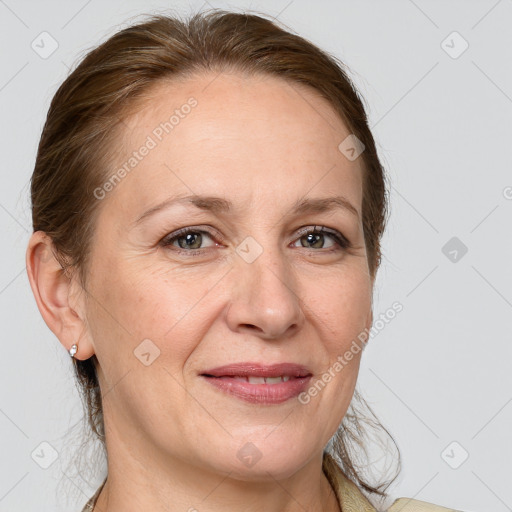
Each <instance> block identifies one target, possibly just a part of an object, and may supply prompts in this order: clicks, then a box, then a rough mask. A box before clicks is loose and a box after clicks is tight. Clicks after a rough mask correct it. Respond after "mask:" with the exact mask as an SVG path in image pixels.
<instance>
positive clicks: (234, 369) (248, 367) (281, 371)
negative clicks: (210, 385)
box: [201, 362, 311, 377]
mask: <svg viewBox="0 0 512 512" xmlns="http://www.w3.org/2000/svg"><path fill="white" fill-rule="evenodd" d="M201 375H205V376H212V377H249V376H251V377H279V376H281V375H287V376H289V377H307V376H308V375H311V372H310V371H309V370H308V369H307V368H306V367H305V366H303V365H300V364H295V363H277V364H272V365H263V364H261V363H253V362H246V363H233V364H228V365H225V366H219V367H217V368H211V369H209V370H206V371H204V372H203V373H202V374H201Z"/></svg>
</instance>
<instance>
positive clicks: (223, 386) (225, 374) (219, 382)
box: [200, 362, 312, 404]
mask: <svg viewBox="0 0 512 512" xmlns="http://www.w3.org/2000/svg"><path fill="white" fill-rule="evenodd" d="M200 376H201V377H203V378H204V379H205V381H206V382H208V383H210V384H211V385H212V386H214V387H215V388H217V389H218V390H220V391H221V392H224V393H226V394H228V395H231V396H233V397H234V398H238V399H240V400H243V401H245V402H249V403H253V404H280V403H283V402H286V401H287V400H290V399H291V398H294V397H296V396H297V395H299V394H300V393H302V392H303V391H304V390H305V389H306V387H307V385H308V383H309V381H310V380H311V377H312V374H311V372H310V371H309V370H308V369H307V368H306V367H305V366H302V365H298V364H294V363H278V364H273V365H262V364H259V363H251V362H249V363H236V364H230V365H226V366H220V367H217V368H212V369H210V370H207V371H205V372H203V373H202V374H201V375H200ZM280 376H283V377H288V380H286V381H282V382H279V383H276V384H267V383H262V384H251V383H249V382H248V381H245V380H244V378H248V377H263V378H265V377H267V378H271V377H280Z"/></svg>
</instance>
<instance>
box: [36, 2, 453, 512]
mask: <svg viewBox="0 0 512 512" xmlns="http://www.w3.org/2000/svg"><path fill="white" fill-rule="evenodd" d="M31 193H32V204H33V209H32V212H33V227H34V233H33V235H32V237H31V239H30V242H29V246H28V249H27V271H28V275H29V279H30V284H31V287H32V290H33V293H34V296H35V299H36V301H37V305H38V308H39V310H40V312H41V314H42V316H43V318H44V320H45V321H46V323H47V325H48V326H49V328H50V329H51V330H52V331H53V332H54V333H55V334H56V336H57V337H58V338H59V340H60V342H61V343H62V345H63V346H64V347H65V348H66V349H67V350H69V352H70V355H71V356H72V360H73V364H74V367H75V370H76V374H77V378H78V382H79V383H80V385H81V389H82V392H83V395H84V397H85V399H86V404H87V414H88V417H89V421H90V424H91V427H92V429H93V431H94V432H95V434H96V435H97V437H98V439H100V440H101V441H102V442H103V443H104V444H105V448H106V453H107V455H108V477H107V478H106V479H105V481H104V482H103V484H102V486H101V487H100V488H99V489H98V491H97V492H96V494H95V495H94V496H93V497H92V498H91V500H89V502H88V503H87V505H86V506H85V508H84V511H85V510H95V511H108V512H114V511H118V510H123V511H125V512H129V511H131V510H152V511H155V512H158V511H163V510H166V511H178V510H188V511H195V510H198V511H201V512H207V511H214V510H222V511H230V510H237V511H238V510H267V511H275V512H277V511H279V512H281V511H286V512H291V511H298V510H315V511H316V510H322V511H340V510H342V511H343V512H346V511H373V510H376V507H377V502H378V501H379V498H382V497H385V496H386V494H385V491H384V489H385V488H386V482H380V483H376V484H373V483H371V482H370V481H369V480H368V479H367V478H366V477H365V476H364V474H363V472H362V471H361V470H360V468H359V467H358V465H357V464H356V459H355V458H354V457H353V456H352V454H351V450H350V441H351V436H352V440H354V438H355V441H356V442H358V441H359V439H358V438H357V436H358V435H359V434H360V430H358V429H354V430H352V431H351V430H350V428H349V420H350V419H351V416H350V414H349V413H348V412H347V411H348V410H349V406H350V404H351V401H352V399H353V396H354V395H355V386H356V381H357V375H358V369H359V363H360V359H361V354H362V349H363V348H364V345H365V343H366V341H367V333H368V331H369V328H370V327H371V325H372V291H373V285H374V282H375V276H376V272H377V269H378V267H379V264H380V257H381V253H380V238H381V236H382V233H383V230H384V225H385V220H386V212H387V204H386V197H387V193H386V187H385V176H384V170H383V168H382V166H381V164H380V162H379V159H378V156H377V152H376V149H375V144H374V140H373V137H372V134H371V133H370V130H369V128H368V124H367V120H366V114H365V110H364V107H363V105H362V103H361V100H360V98H359V96H358V94H357V92H356V90H355V89H354V86H353V85H352V83H351V82H350V80H349V79H348V77H347V75H346V74H345V72H344V70H343V67H342V65H341V63H339V62H338V61H336V60H335V59H334V58H332V57H330V56H328V55H327V54H326V53H324V52H322V51H321V50H320V49H318V48H316V47H315V46H313V45H312V44H311V43H309V42H307V41H306V40H304V39H302V38H300V37H298V36H295V35H293V34H291V33H289V32H287V31H285V30H284V29H282V28H280V27H278V26H277V25H276V24H275V23H273V22H271V21H269V20H267V19H265V18H263V17H260V16H255V15H245V14H235V13H229V12H225V11H212V12H211V13H208V14H204V13H203V14H198V15H195V16H193V17H191V19H189V20H186V21H180V20H178V19H175V18H171V17H164V16H158V17H154V18H152V19H150V20H148V21H146V22H144V23H141V24H139V25H136V26H132V27H130V28H127V29H125V30H122V31H121V32H119V33H117V34H115V35H114V36H113V37H111V38H110V39H109V40H108V41H106V42H105V43H103V44H102V45H101V46H99V47H98V48H97V49H95V50H93V51H91V52H90V53H89V54H88V55H87V56H86V57H85V59H84V60H83V61H82V62H81V64H80V65H79V66H78V67H77V69H75V70H74V71H73V72H72V73H71V75H70V76H69V77H68V78H67V79H66V80H65V82H64V83H63V84H62V86H61V87H60V88H59V90H58V91H57V93H56V94H55V97H54V98H53V101H52V104H51V106H50V110H49V113H48V118H47V121H46V124H45V127H44V130H43V134H42V137H41V141H40V145H39V150H38V155H37V161H36V166H35V170H34V174H33V177H32V183H31ZM352 419H353V418H352ZM342 421H343V423H342ZM356 422H357V419H356ZM340 425H341V427H340ZM356 425H357V423H356ZM331 440H333V443H332V445H331V447H330V448H329V449H328V448H327V445H328V443H329V441H331ZM388 483H389V482H388ZM372 503H373V504H372ZM389 510H390V511H393V512H394V511H398V510H401V511H403V512H406V511H413V510H418V511H419V510H425V511H427V510H432V511H436V510H439V511H441V510H447V509H443V508H442V507H437V506H435V505H428V504H426V503H421V502H418V501H414V500H406V499H401V500H398V501H396V502H395V503H394V504H393V506H392V507H391V508H390V509H389Z"/></svg>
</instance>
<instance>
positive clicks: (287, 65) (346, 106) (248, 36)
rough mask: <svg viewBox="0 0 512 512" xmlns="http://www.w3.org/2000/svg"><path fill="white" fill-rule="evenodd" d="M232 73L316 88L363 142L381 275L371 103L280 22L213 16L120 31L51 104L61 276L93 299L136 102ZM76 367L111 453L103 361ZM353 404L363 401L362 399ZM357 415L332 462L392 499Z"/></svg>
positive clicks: (372, 242) (46, 202)
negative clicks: (92, 261) (100, 375)
mask: <svg viewBox="0 0 512 512" xmlns="http://www.w3.org/2000/svg"><path fill="white" fill-rule="evenodd" d="M226 69H229V70H233V71H239V72H243V73H259V74H261V73H263V74H267V75H272V76H275V77H280V78H282V79H285V80H287V81H288V83H290V84H292V85H293V84H294V83H295V84H303V85H307V86H309V87H310V88H312V89H313V90H315V91H316V92H317V93H320V95H321V96H322V97H324V98H325V99H326V100H327V101H328V102H329V103H330V105H331V106H332V108H333V109H334V110H335V112H336V113H337V114H338V115H339V116H340V118H341V119H342V120H343V122H344V123H345V125H346V126H347V127H348V129H349V130H350V132H351V133H352V134H354V135H355V136H356V137H357V138H358V139H359V140H360V141H361V142H362V143H363V144H364V148H365V149H364V151H363V153H362V154H361V158H362V159H363V163H364V171H365V172H364V176H363V201H362V222H363V228H364V239H365V242H366V248H367V254H368V266H369V269H370V274H371V277H372V278H374V277H375V274H376V272H377V269H378V267H379V265H380V262H381V249H380V239H381V236H382V234H383V231H384V227H385V223H386V218H387V213H388V210H387V208H388V200H387V198H388V193H387V188H386V183H385V181H386V177H385V173H384V169H383V167H382V165H381V163H380V161H379V158H378V156H377V151H376V147H375V142H374V139H373V136H372V134H371V132H370V128H369V126H368V120H367V115H366V111H365V107H364V105H363V102H362V101H363V100H362V98H361V97H360V96H359V94H358V92H357V90H356V88H355V86H354V85H353V83H352V81H351V80H350V78H349V77H348V75H347V72H346V70H345V67H344V65H343V64H342V63H341V62H340V61H339V60H337V59H336V58H335V57H333V56H331V55H329V54H327V53H326V52H324V51H322V50H321V49H319V48H317V47H316V46H315V45H313V44H312V43H310V42H309V41H307V40H305V39H303V38H301V37H299V36H297V35H294V34H292V33H290V32H288V31H287V30H284V29H283V28H281V27H279V26H278V25H277V23H276V22H274V21H270V20H268V19H265V18H264V17H262V16H259V15H255V14H248V13H234V12H227V11H223V10H217V9H214V10H211V11H208V12H203V13H198V14H194V15H192V16H190V18H188V19H187V20H184V21H182V20H180V19H179V18H176V17H168V16H163V15H158V16H152V17H151V18H149V19H147V20H146V21H144V22H142V23H139V24H136V25H134V26H131V27H128V28H125V29H123V30H121V31H119V32H117V33H116V34H114V35H113V36H112V37H110V38H109V39H108V40H107V41H106V42H104V43H102V44H101V45H100V46H98V47H97V48H95V49H94V50H92V51H90V52H89V53H88V54H87V55H86V56H85V58H84V59H83V60H82V61H81V63H80V64H79V65H78V67H76V69H75V70H74V71H72V73H71V74H70V75H69V76H68V78H67V79H66V80H65V81H64V82H63V83H62V85H61V86H60V87H59V89H58V90H57V92H56V94H55V96H54V97H53V100H52V102H51V105H50V108H49V111H48V116H47V119H46V123H45V126H44V129H43V132H42V136H41V140H40V143H39V148H38V153H37V158H36V163H35V169H34V173H33V176H32V181H31V199H32V221H33V229H34V231H38V230H41V231H44V232H45V233H47V234H48V235H49V236H50V237H51V239H52V241H53V244H54V251H55V256H56V257H57V258H58V260H59V261H60V262H61V265H62V267H63V269H65V270H66V271H67V269H68V268H75V269H76V270H77V272H78V276H79V282H80V283H81V285H82V286H83V289H84V291H85V292H87V275H88V254H89V248H90V242H91V240H92V236H93V233H94V226H95V218H96V216H97V213H98V210H99V203H101V202H100V201H98V200H97V199H96V197H95V195H94V194H93V191H94V190H95V189H96V188H97V187H99V186H101V185H102V184H103V183H105V181H106V179H107V176H108V173H109V168H110V167H109V162H110V157H111V156H112V155H111V153H109V152H110V151H111V149H110V148H111V147H113V146H114V144H113V142H114V139H115V137H116V136H117V135H118V133H119V130H122V127H123V126H122V124H123V119H124V118H125V117H126V116H127V115H128V114H129V113H130V109H133V107H134V105H135V104H136V103H137V100H141V99H143V98H144V95H145V94H147V92H148V90H149V88H150V87H151V86H152V85H154V84H156V83H158V82H159V81H161V80H163V79H172V78H178V77H187V76H189V75H191V74H192V73H195V72H201V71H207V70H213V71H218V72H220V71H222V70H226ZM340 142H341V141H340ZM73 363H74V367H75V372H76V376H77V379H78V383H79V391H80V393H81V397H82V399H83V401H84V407H85V408H86V416H87V418H88V421H89V425H90V427H91V429H92V432H93V433H94V435H95V436H96V438H97V439H99V440H100V441H101V443H102V444H103V446H104V426H103V416H102V403H101V392H100V388H99V385H98V379H97V373H96V365H97V359H96V356H93V357H91V358H90V359H88V360H85V361H81V360H76V359H73ZM354 398H358V393H357V392H356V394H355V396H354ZM350 411H353V409H350V410H349V413H347V415H346V416H345V418H344V420H343V423H342V425H341V426H340V429H339V430H338V432H337V434H336V436H335V438H333V439H334V442H333V445H332V450H333V452H334V455H335V456H337V458H338V459H339V462H340V465H341V467H342V469H343V470H344V472H345V474H346V475H347V476H348V477H349V478H351V479H352V480H353V481H354V482H356V484H358V485H359V487H360V488H361V489H363V490H365V491H367V492H368V493H375V494H376V495H380V496H385V493H384V490H385V489H386V488H387V487H388V486H389V484H390V483H391V482H392V481H393V480H394V478H393V479H392V480H391V481H388V482H381V483H376V484H372V483H370V482H368V481H367V480H366V478H365V477H364V476H363V474H362V471H361V469H360V467H361V465H362V464H361V463H360V458H359V460H358V463H356V460H355V458H354V457H353V456H352V455H351V454H352V448H351V446H352V445H354V443H355V445H359V447H360V448H363V450H364V443H363V440H362V436H363V433H364V431H365V429H364V428H363V426H362V422H364V421H366V422H367V424H368V425H369V426H370V427H371V428H373V427H375V426H379V427H380V424H379V423H378V422H376V421H373V420H372V421H368V419H367V417H366V420H365V418H363V417H361V415H360V414H355V413H353V412H350ZM372 414H373V413H372ZM368 458H369V457H368ZM367 462H368V460H367ZM370 464H371V462H370ZM363 465H364V464H363ZM397 474H398V472H397ZM395 478H396V475H395Z"/></svg>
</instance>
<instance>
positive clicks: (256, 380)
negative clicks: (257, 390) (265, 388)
mask: <svg viewBox="0 0 512 512" xmlns="http://www.w3.org/2000/svg"><path fill="white" fill-rule="evenodd" d="M247 382H248V383H249V384H265V377H247Z"/></svg>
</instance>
